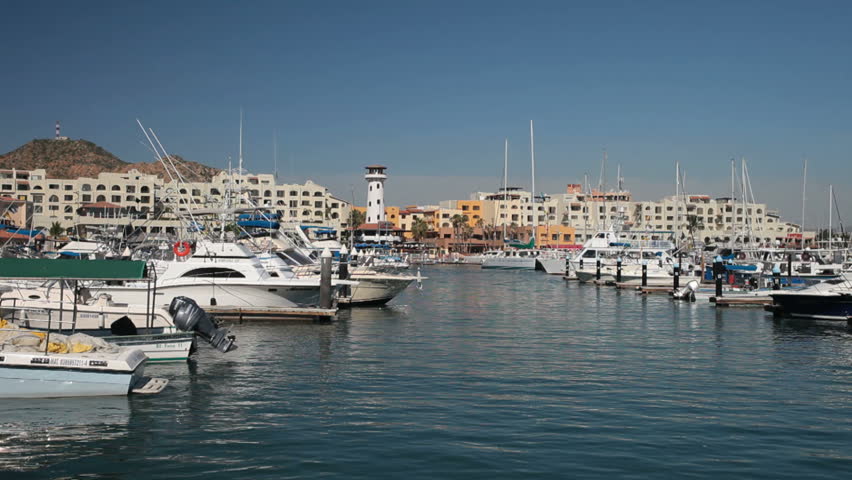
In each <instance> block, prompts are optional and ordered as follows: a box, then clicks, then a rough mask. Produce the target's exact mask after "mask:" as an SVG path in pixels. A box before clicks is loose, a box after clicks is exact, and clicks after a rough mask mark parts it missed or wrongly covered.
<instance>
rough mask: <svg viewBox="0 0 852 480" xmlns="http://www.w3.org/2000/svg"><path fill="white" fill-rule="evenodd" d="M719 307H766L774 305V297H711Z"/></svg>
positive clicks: (711, 301)
mask: <svg viewBox="0 0 852 480" xmlns="http://www.w3.org/2000/svg"><path fill="white" fill-rule="evenodd" d="M710 303H715V304H716V306H717V307H761V308H763V307H766V306H767V305H772V297H736V296H734V297H724V296H723V297H710Z"/></svg>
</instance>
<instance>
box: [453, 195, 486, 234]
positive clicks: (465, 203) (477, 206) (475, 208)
mask: <svg viewBox="0 0 852 480" xmlns="http://www.w3.org/2000/svg"><path fill="white" fill-rule="evenodd" d="M456 208H457V209H458V210H461V214H462V215H465V216H466V217H467V224H468V225H470V226H471V227H475V226H477V225H476V224H477V223H479V221H480V220H482V222H483V223H488V222H487V221H486V220H485V219H484V218H482V200H459V201H457V202H456Z"/></svg>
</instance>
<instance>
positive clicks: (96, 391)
mask: <svg viewBox="0 0 852 480" xmlns="http://www.w3.org/2000/svg"><path fill="white" fill-rule="evenodd" d="M0 339H2V342H0V398H50V397H87V396H89V397H90V396H100V395H127V394H129V393H159V392H160V391H162V390H163V388H165V386H166V385H167V384H168V380H165V379H159V378H155V379H151V378H148V377H145V376H144V372H145V364H146V362H147V360H148V357H147V356H145V353H143V352H142V351H141V350H138V349H132V348H121V347H116V346H114V345H109V344H107V343H106V342H103V343H101V342H98V341H97V339H94V338H93V337H89V336H87V335H82V334H76V335H72V336H70V337H65V336H64V335H58V334H53V335H44V336H43V337H42V336H39V335H38V334H37V333H35V332H31V331H27V330H20V329H3V330H2V331H0ZM44 344H47V345H48V346H47V347H43V345H44ZM80 345H83V347H80ZM46 350H52V352H51V351H46ZM80 350H83V351H82V352H80V353H73V352H74V351H80Z"/></svg>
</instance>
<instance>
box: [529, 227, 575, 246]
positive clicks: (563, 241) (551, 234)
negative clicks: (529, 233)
mask: <svg viewBox="0 0 852 480" xmlns="http://www.w3.org/2000/svg"><path fill="white" fill-rule="evenodd" d="M536 237H537V238H536V241H535V245H536V246H537V247H554V248H555V247H558V246H560V245H563V246H564V245H573V244H574V227H569V226H567V225H547V226H544V225H540V226H539V227H538V228H537V229H536Z"/></svg>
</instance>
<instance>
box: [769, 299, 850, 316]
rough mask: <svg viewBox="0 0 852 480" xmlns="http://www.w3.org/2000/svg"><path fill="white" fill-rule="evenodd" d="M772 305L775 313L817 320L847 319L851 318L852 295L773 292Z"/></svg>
mask: <svg viewBox="0 0 852 480" xmlns="http://www.w3.org/2000/svg"><path fill="white" fill-rule="evenodd" d="M771 296H772V307H770V308H771V309H772V311H773V313H775V314H776V315H781V316H785V317H798V318H812V319H818V320H837V321H848V320H849V319H850V318H852V296H849V295H805V294H775V295H771Z"/></svg>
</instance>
